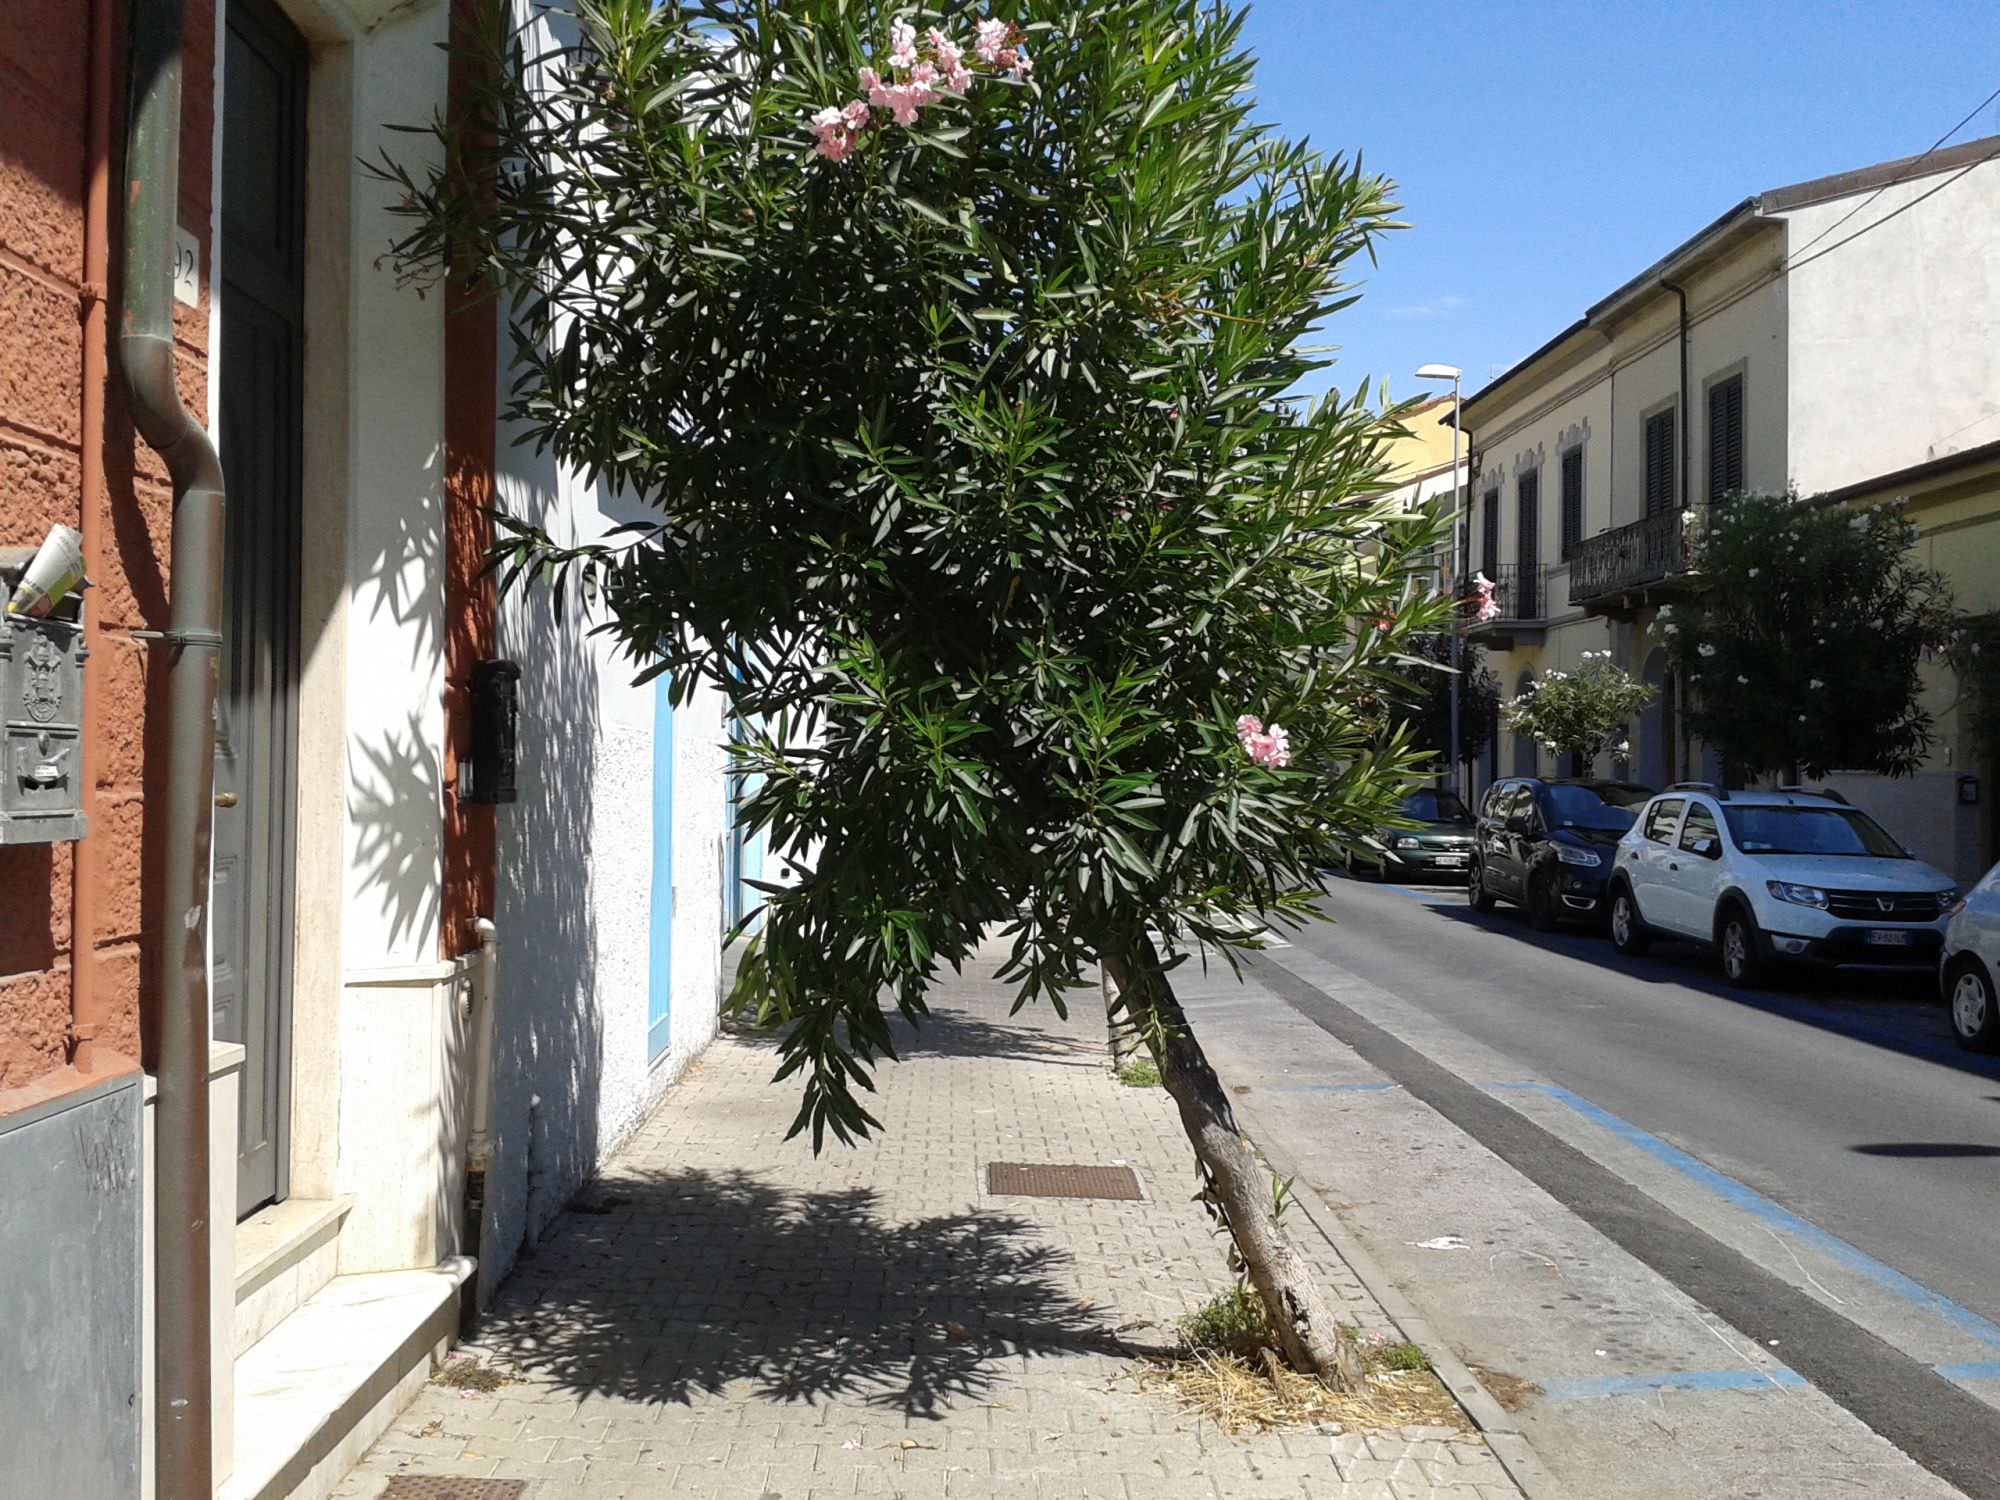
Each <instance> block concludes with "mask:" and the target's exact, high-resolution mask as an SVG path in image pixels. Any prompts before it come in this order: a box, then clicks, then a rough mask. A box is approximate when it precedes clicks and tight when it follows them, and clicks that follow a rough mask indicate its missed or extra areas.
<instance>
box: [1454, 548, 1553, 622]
mask: <svg viewBox="0 0 2000 1500" xmlns="http://www.w3.org/2000/svg"><path fill="white" fill-rule="evenodd" d="M1548 571H1549V570H1548V569H1547V568H1545V567H1542V566H1541V565H1540V564H1535V565H1533V566H1531V567H1527V568H1523V567H1522V566H1521V565H1520V564H1519V563H1501V564H1500V565H1499V567H1497V568H1495V569H1494V570H1493V572H1491V573H1488V574H1486V576H1487V577H1488V578H1489V579H1491V580H1492V582H1493V602H1494V604H1495V605H1497V606H1498V607H1499V610H1500V613H1499V614H1497V615H1495V616H1494V617H1493V620H1492V621H1488V622H1485V623H1489V624H1490V623H1494V622H1497V621H1500V620H1540V619H1543V618H1545V617H1546V616H1547V614H1548V604H1549V588H1548ZM1496 575H1497V576H1496ZM1459 597H1460V598H1461V599H1463V600H1465V601H1466V602H1467V609H1466V616H1467V623H1468V624H1469V625H1470V626H1471V627H1472V628H1473V629H1475V630H1476V629H1478V627H1479V625H1480V624H1481V623H1482V622H1481V621H1480V619H1479V618H1478V615H1477V613H1476V611H1477V609H1478V607H1479V603H1478V601H1479V586H1478V584H1477V582H1476V581H1475V580H1474V579H1473V578H1472V577H1467V578H1466V579H1465V580H1464V581H1463V582H1462V583H1461V584H1460V585H1459Z"/></svg>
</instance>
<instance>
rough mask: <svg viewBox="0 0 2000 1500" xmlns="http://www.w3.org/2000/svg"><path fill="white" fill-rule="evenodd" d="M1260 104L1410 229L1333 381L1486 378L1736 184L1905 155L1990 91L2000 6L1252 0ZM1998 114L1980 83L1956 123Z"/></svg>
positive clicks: (1348, 323) (1681, 233) (1694, 225)
mask: <svg viewBox="0 0 2000 1500" xmlns="http://www.w3.org/2000/svg"><path fill="white" fill-rule="evenodd" d="M1248 41H1249V44H1250V46H1251V47H1252V48H1253V49H1254V50H1255V51H1256V52H1257V54H1258V57H1259V59H1260V65H1259V68H1258V85H1257V88H1258V95H1259V102H1260V104H1261V105H1262V109H1261V111H1260V114H1261V116H1262V117H1263V118H1265V119H1267V120H1269V121H1272V122H1273V123H1275V124H1277V125H1278V126H1280V127H1281V128H1282V129H1283V130H1284V132H1285V133H1286V134H1287V135H1292V136H1298V135H1306V136H1310V137H1311V139H1312V141H1313V143H1314V144H1315V145H1317V146H1319V147H1321V148H1323V149H1328V150H1339V151H1341V152H1343V153H1348V154H1351V153H1352V152H1353V151H1354V150H1355V149H1357V148H1358V149H1359V150H1360V151H1361V153H1362V158H1363V160H1364V161H1365V162H1366V164H1367V165H1368V166H1369V167H1370V169H1372V170H1375V171H1379V172H1382V173H1385V174H1386V175H1388V176H1389V177H1391V178H1393V179H1394V180H1395V181H1396V182H1397V184H1398V185H1399V188H1400V190H1401V193H1400V196H1401V201H1402V203H1403V205H1404V212H1403V215H1402V217H1403V218H1404V219H1405V220H1406V221H1407V222H1408V223H1409V224H1410V226H1411V227H1410V228H1409V229H1407V230H1403V231H1401V232H1399V233H1397V234H1394V235H1391V236H1388V237H1387V238H1385V239H1384V240H1383V241H1382V242H1381V243H1380V245H1379V247H1378V251H1377V254H1378V258H1379V261H1380V265H1379V268H1378V269H1376V270H1374V271H1372V272H1366V273H1365V274H1366V285H1365V287H1364V296H1363V297H1362V300H1361V301H1360V302H1359V303H1357V304H1356V305H1355V306H1354V307H1352V308H1350V309H1348V310H1347V311H1346V312H1344V313H1341V314H1340V315H1339V316H1338V317H1337V318H1336V319H1335V320H1334V322H1333V324H1332V325H1331V341H1332V342H1335V343H1338V344H1340V345H1341V346H1342V353H1341V356H1340V363H1339V365H1338V366H1337V367H1336V368H1335V369H1334V370H1332V371H1329V372H1325V373H1324V374H1323V376H1322V377H1321V380H1320V382H1319V383H1320V384H1328V383H1330V384H1334V385H1338V386H1340V387H1342V388H1351V387H1352V386H1353V385H1354V384H1355V382H1356V381H1357V380H1358V379H1359V378H1360V376H1361V375H1363V374H1365V375H1367V376H1369V377H1370V378H1379V377H1380V376H1382V375H1384V374H1386V375H1388V376H1389V378H1390V388H1391V391H1392V393H1393V394H1394V395H1396V396H1398V397H1403V396H1409V395H1412V394H1415V393H1416V392H1417V390H1418V389H1419V386H1418V384H1417V383H1416V382H1415V381H1413V380H1412V379H1411V378H1410V374H1411V372H1412V371H1413V370H1415V369H1416V367H1417V366H1418V365H1420V364H1423V363H1426V362H1428V361H1432V360H1437V361H1442V362H1444V363H1446V364H1453V365H1458V366H1461V367H1462V368H1463V369H1464V371H1465V380H1466V390H1467V393H1468V394H1469V393H1470V392H1472V391H1474V390H1477V389H1478V388H1479V387H1480V386H1481V385H1483V384H1484V383H1485V382H1486V380H1487V379H1488V378H1489V375H1490V374H1495V373H1498V371H1499V370H1501V369H1504V368H1505V367H1506V366H1507V365H1509V364H1512V363H1513V362H1514V361H1515V360H1517V359H1520V358H1521V357H1522V356H1524V355H1526V354H1529V353H1531V352H1532V351H1533V350H1534V349H1535V348H1536V347H1537V346H1539V345H1540V344H1541V343H1542V342H1543V341H1545V340H1546V339H1547V338H1549V337H1550V336H1551V335H1552V334H1554V333H1555V332H1557V331H1558V330H1559V329H1561V328H1562V327H1564V326H1565V325H1566V324H1568V323H1569V322H1571V321H1572V320H1574V319H1575V318H1576V317H1577V316H1578V315H1579V314H1580V313H1581V312H1582V311H1583V309H1584V308H1585V307H1586V306H1587V305H1588V304H1590V303H1591V302H1593V301H1595V300H1596V299H1597V298H1599V297H1601V296H1602V295H1604V293H1606V292H1608V291H1610V290H1611V289H1612V288H1613V287H1615V286H1617V285H1618V284H1619V283H1620V282H1623V281H1625V280H1626V279H1627V278H1629V277H1631V276H1632V275H1634V274H1636V273H1637V272H1639V271H1641V270H1643V269H1644V268H1645V267H1646V266H1648V265H1649V264H1651V263H1652V262H1653V261H1654V260H1656V259H1657V258H1658V257H1659V256H1660V255H1662V254H1664V253H1665V252H1666V251H1667V250H1669V249H1671V248H1672V247H1673V246H1675V245H1677V244H1679V243H1680V242H1681V241H1682V240H1683V239H1685V238H1687V237H1688V236H1689V235H1691V234H1693V233H1694V232H1695V231H1696V230H1697V229H1699V228H1701V227H1702V226H1703V225H1704V224H1706V223H1707V222H1708V221H1709V220H1710V219H1712V218H1714V217H1715V216H1716V215H1717V214H1720V213H1721V212H1722V211H1723V210H1725V209H1727V208H1729V207H1731V206H1732V205H1733V204H1735V203H1737V202H1739V201H1740V200H1742V199H1744V198H1746V197H1749V196H1750V195H1751V194H1753V193H1756V192H1759V191H1762V190H1764V189H1767V188H1773V187H1779V186H1782V185H1783V184H1786V183H1790V182H1798V181H1801V180H1803V179H1806V178H1810V177H1818V176H1821V175H1823V174H1826V173H1829V172H1839V171H1846V170H1848V169H1850V168H1853V167H1859V166H1865V165H1867V164H1869V163H1871V162H1877V161H1884V160H1887V159H1889V158H1892V157H1898V156H1909V155H1915V154H1916V153H1918V152H1920V151H1922V150H1924V149H1925V148H1926V147H1928V146H1929V145H1930V144H1931V143H1932V142H1933V141H1935V140H1936V139H1937V138H1938V137H1939V136H1940V135H1942V134H1944V132H1945V131H1946V130H1947V129H1949V128H1950V127H1951V126H1952V125H1953V124H1955V123H1956V122H1957V121H1958V120H1959V119H1960V118H1961V117H1962V116H1964V115H1965V114H1966V113H1967V112H1969V111H1970V110H1971V109H1972V108H1973V106H1974V105H1976V104H1978V103H1979V101H1980V100H1982V99H1984V98H1985V97H1986V95H1988V94H1989V93H1991V92H1992V91H1993V90H1994V89H1995V88H2000V3H1995V0H1969V3H1968V0H1960V3H1958V4H1955V5H1945V4H1934V3H1931V0H1878V3H1875V4H1856V3H1835V0H1819V3H1809V0H1737V3H1734V4H1722V3H1713V0H1686V3H1679V4H1662V3H1655V0H1597V3H1573V0H1561V3H1558V0H1485V3H1472V0H1464V3H1459V0H1446V3H1439V4H1432V5H1416V4H1405V3H1397V0H1251V19H1250V24H1249V27H1248ZM1996 133H2000V103H1996V104H1992V105H1988V106H1987V107H1986V108H1985V109H1984V110H1983V111H1982V112H1981V114H1980V115H1979V117H1978V118H1977V119H1975V120H1974V121H1972V122H1971V123H1970V124H1969V125H1967V126H1966V128H1965V129H1964V130H1962V131H1961V132H1960V133H1959V134H1958V135H1956V136H1954V137H1953V141H1954V142H1957V141H1964V140H1969V139H1972V138H1974V137H1976V136H1982V135H1992V134H1996Z"/></svg>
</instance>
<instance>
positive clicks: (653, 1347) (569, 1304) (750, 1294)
mask: <svg viewBox="0 0 2000 1500" xmlns="http://www.w3.org/2000/svg"><path fill="white" fill-rule="evenodd" d="M594 1196H595V1199H596V1201H595V1202H589V1201H585V1202H584V1203H582V1204H580V1205H579V1206H578V1207H576V1208H572V1210H571V1211H570V1212H569V1213H568V1214H567V1215H566V1216H565V1217H564V1219H563V1221H562V1223H561V1225H560V1226H559V1228H558V1230H557V1232H556V1233H555V1234H554V1235H553V1236H552V1237H551V1238H550V1240H549V1241H548V1242H547V1243H545V1244H544V1245H543V1247H542V1251H541V1254H540V1255H539V1256H538V1257H537V1258H536V1259H535V1261H533V1262H532V1263H530V1264H528V1265H525V1266H524V1267H523V1268H522V1269H521V1270H519V1271H518V1272H517V1273H516V1275H515V1278H514V1280H513V1281H512V1282H510V1283H509V1285H508V1286H507V1288H506V1289H505V1290H504V1291H503V1292H502V1293H501V1296H500V1299H499V1303H498V1305H497V1306H496V1308H495V1309H494V1313H493V1316H492V1318H491V1320H490V1322H489V1324H488V1327H487V1329H486V1330H485V1331H483V1332H482V1334H481V1336H480V1338H479V1340H478V1343H479V1345H480V1346H481V1348H482V1349H483V1350H484V1351H485V1352H487V1353H489V1354H490V1355H492V1356H493V1357H494V1358H496V1359H497V1360H498V1361H499V1362H500V1363H501V1364H502V1365H503V1366H512V1367H513V1368H514V1369H515V1370H516V1371H517V1372H518V1373H519V1374H521V1375H522V1376H524V1377H526V1378H528V1379H531V1380H539V1381H552V1382H554V1383H555V1384H556V1385H558V1386H559V1387H561V1388H562V1389H564V1390H568V1391H573V1392H576V1393H578V1394H584V1393H599V1394H604V1395H609V1396H614V1397H619V1398H623V1399H625V1400H630V1401H635V1402H642V1403H645V1402H678V1403H690V1402H692V1401H693V1400H694V1399H695V1398H696V1397H697V1396H698V1395H699V1394H701V1393H708V1394H716V1393H719V1392H721V1391H723V1389H724V1388H725V1387H729V1386H732V1385H735V1384H738V1383H741V1382H748V1383H749V1384H750V1386H751V1387H752V1391H753V1393H754V1394H755V1395H756V1396H757V1397H759V1398H760V1399H763V1400H767V1401H774V1402H818V1401H823V1400H832V1399H845V1400H858V1401H862V1402H864V1403H866V1404H869V1405H873V1406H880V1407H883V1408H885V1409H900V1410H901V1411H903V1412H906V1413H908V1414H909V1415H911V1416H914V1417H921V1418H936V1417H942V1416H943V1415H944V1414H945V1410H946V1409H947V1408H948V1407H950V1406H951V1405H953V1404H955V1403H958V1402H961V1401H964V1400H967V1399H977V1398H979V1397H981V1396H982V1395H984V1394H986V1393H987V1392H989V1391H991V1390H993V1389H994V1388H995V1386H996V1385H997V1384H998V1383H999V1380H1000V1378H1001V1375H1002V1373H1003V1369H1004V1366H1005V1365H1006V1364H1007V1363H1008V1362H1010V1361H1018V1360H1020V1359H1023V1358H1033V1357H1037V1356H1050V1355H1062V1354H1076V1353H1086V1352H1088V1353H1100V1354H1103V1353H1109V1354H1117V1355H1127V1356H1130V1355H1135V1354H1138V1353H1141V1352H1144V1351H1141V1350H1140V1349H1138V1348H1136V1347H1134V1346H1131V1345H1128V1344H1126V1343H1124V1342H1123V1341H1122V1340H1121V1339H1120V1338H1119V1337H1118V1335H1117V1334H1116V1333H1115V1331H1114V1330H1113V1329H1112V1327H1111V1326H1110V1321H1109V1313H1108V1310H1107V1309H1101V1308H1099V1307H1096V1306H1093V1305H1091V1304H1088V1303H1085V1302H1080V1301H1078V1300H1076V1299H1075V1298H1074V1297H1073V1296H1071V1295H1070V1294H1069V1292H1068V1291H1067V1290H1066V1289H1065V1288H1064V1286H1063V1285H1062V1283H1061V1280H1060V1278H1059V1274H1058V1273H1059V1271H1060V1268H1061V1267H1062V1266H1063V1265H1064V1264H1065V1263H1066V1262H1067V1261H1068V1259H1069V1257H1068V1255H1067V1253H1066V1252H1064V1251H1061V1250H1059V1249H1057V1248H1055V1247H1053V1246H1051V1245H1048V1244H1046V1243H1043V1242H1042V1241H1040V1239H1039V1238H1038V1235H1037V1229H1036V1226H1035V1225H1033V1224H1030V1223H1028V1222H1026V1221H1024V1220H1021V1219H1016V1218H1013V1217H1011V1216H1009V1215H1006V1214H1001V1213H976V1212H974V1213H961V1214H944V1215H937V1216H933V1217H930V1218H924V1219H917V1220H905V1221H901V1222H898V1221H895V1220H893V1219H892V1218H889V1217H886V1216H884V1215H883V1214H882V1213H881V1212H879V1209H878V1194H877V1193H876V1192H875V1191H874V1190H873V1189H868V1188H848V1189H839V1190H831V1191H821V1192H800V1191H788V1190H786V1189H783V1188H780V1187H777V1186H775V1185H773V1184H771V1183H769V1182H765V1181H762V1180H760V1179H759V1178H757V1177H756V1176H754V1175H752V1174H751V1173H748V1172H744V1171H740V1170H738V1171H729V1172H708V1171H701V1170H686V1171H676V1172H670V1173H659V1174H643V1173H635V1174H621V1175H619V1176H618V1177H616V1178H609V1179H605V1180H603V1181H601V1182H600V1184H599V1187H598V1189H597V1190H596V1192H595V1194H594Z"/></svg>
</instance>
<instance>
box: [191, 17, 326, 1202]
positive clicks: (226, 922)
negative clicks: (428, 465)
mask: <svg viewBox="0 0 2000 1500" xmlns="http://www.w3.org/2000/svg"><path fill="white" fill-rule="evenodd" d="M227 30H228V39H227V52H226V54H225V56H224V60H223V81H224V87H223V100H224V102H223V117H222V247H221V249H222V256H221V260H222V263H221V267H220V270H221V288H220V295H221V315H222V328H221V351H220V353H221V363H220V369H219V372H218V373H219V378H220V392H221V398H222V399H221V409H222V410H221V416H222V423H221V427H222V430H221V442H222V468H223V474H224V478H225V480H226V482H227V484H228V489H229V498H228V522H227V526H226V529H225V533H224V536H225V543H224V549H225V556H224V574H223V576H224V593H225V601H224V611H223V637H224V643H223V653H222V682H221V690H220V692H219V693H218V695H217V702H216V746H215V793H216V797H215V803H216V806H215V866H214V890H213V894H212V898H211V900H212V911H213V919H214V925H213V929H212V932H213V941H214V957H213V980H212V995H213V1003H214V1010H215V1034H216V1036H217V1037H219V1038H221V1039H222V1040H224V1041H231V1042H241V1043H242V1044H243V1047H244V1050H245V1053H246V1058H245V1062H244V1067H243V1074H242V1093H241V1109H242V1116H241V1123H240V1130H239V1138H238V1147H237V1149H238V1157H239V1160H238V1164H237V1212H238V1213H239V1214H247V1213H250V1212H252V1211H253V1210H255V1209H257V1208H259V1207H261V1206H262V1205H264V1204H266V1203H271V1202H274V1201H276V1200H277V1199H280V1198H282V1197H284V1196H285V1177H286V1166H287V1156H288V1151H287V1126H288V1123H289V1120H288V1117H289V1114H290V1110H291V1088H290V1078H291V1057H290V1051H291V1048H290V1040H291V1025H290V1020H291V981H292V860H293V847H292V846H293V831H294V827H295V823H296V819H295V816H294V789H293V781H294V765H295V760H296V753H295V742H296V738H297V712H296V704H297V683H298V656H299V649H298V637H299V618H298V595H299V584H298V573H299V512H300V491H301V473H300V449H301V445H302V434H301V429H302V423H303V416H304V403H303V399H302V398H303V389H302V388H303V354H304V327H303V324H304V280H305V275H304V273H305V245H304V239H305V86H306V48H305V43H304V41H303V40H302V39H301V38H300V37H299V34H298V33H297V32H296V31H295V30H293V28H292V26H291V24H290V23H289V22H287V21H286V20H285V19H284V17H282V16H281V15H279V14H278V13H277V11H276V10H275V9H273V8H272V7H271V6H269V5H267V4H263V3H257V0H229V11H228V27H227Z"/></svg>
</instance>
